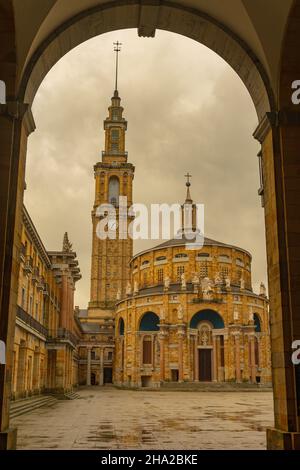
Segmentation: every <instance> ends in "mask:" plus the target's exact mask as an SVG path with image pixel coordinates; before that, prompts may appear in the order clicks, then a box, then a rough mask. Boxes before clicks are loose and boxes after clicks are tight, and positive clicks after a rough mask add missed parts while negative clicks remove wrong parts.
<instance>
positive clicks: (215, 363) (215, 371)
mask: <svg viewBox="0 0 300 470" xmlns="http://www.w3.org/2000/svg"><path fill="white" fill-rule="evenodd" d="M212 339H213V366H214V369H213V382H217V381H218V351H217V337H216V336H215V335H213V337H212Z"/></svg>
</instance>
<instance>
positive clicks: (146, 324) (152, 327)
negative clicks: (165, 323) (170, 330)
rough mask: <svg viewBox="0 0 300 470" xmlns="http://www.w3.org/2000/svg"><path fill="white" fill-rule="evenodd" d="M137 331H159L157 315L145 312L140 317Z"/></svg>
mask: <svg viewBox="0 0 300 470" xmlns="http://www.w3.org/2000/svg"><path fill="white" fill-rule="evenodd" d="M139 331H159V316H158V315H157V314H156V313H154V312H145V313H144V314H143V315H142V317H141V319H140V324H139Z"/></svg>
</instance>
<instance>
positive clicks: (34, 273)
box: [31, 267, 40, 284]
mask: <svg viewBox="0 0 300 470" xmlns="http://www.w3.org/2000/svg"><path fill="white" fill-rule="evenodd" d="M31 280H32V282H33V284H38V283H39V282H40V272H39V270H38V268H36V267H34V268H33V270H32V276H31Z"/></svg>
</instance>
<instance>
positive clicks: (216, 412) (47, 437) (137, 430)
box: [12, 387, 273, 450]
mask: <svg viewBox="0 0 300 470" xmlns="http://www.w3.org/2000/svg"><path fill="white" fill-rule="evenodd" d="M76 393H78V394H79V395H80V398H78V399H75V400H60V401H57V402H56V403H54V404H53V405H51V406H49V407H43V408H39V409H37V410H35V411H32V412H30V413H28V414H24V415H21V416H19V417H17V418H15V419H13V420H12V426H17V428H18V449H24V450H29V449H72V450H76V449H78V450H79V449H90V450H93V449H94V450H104V449H181V450H182V449H199V450H211V449H245V450H246V449H247V450H248V449H251V450H252V449H260V450H263V449H265V448H266V436H265V428H266V427H268V426H272V425H273V396H272V392H271V391H250V392H246V391H226V392H206V391H159V390H158V391H153V390H141V391H134V390H119V389H116V388H114V387H87V388H82V389H79V391H76Z"/></svg>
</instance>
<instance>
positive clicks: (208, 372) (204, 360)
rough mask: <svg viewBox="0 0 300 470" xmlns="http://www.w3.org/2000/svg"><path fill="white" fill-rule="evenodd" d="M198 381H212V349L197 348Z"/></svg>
mask: <svg viewBox="0 0 300 470" xmlns="http://www.w3.org/2000/svg"><path fill="white" fill-rule="evenodd" d="M198 354H199V381H200V382H211V381H212V366H211V362H212V349H199V350H198Z"/></svg>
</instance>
